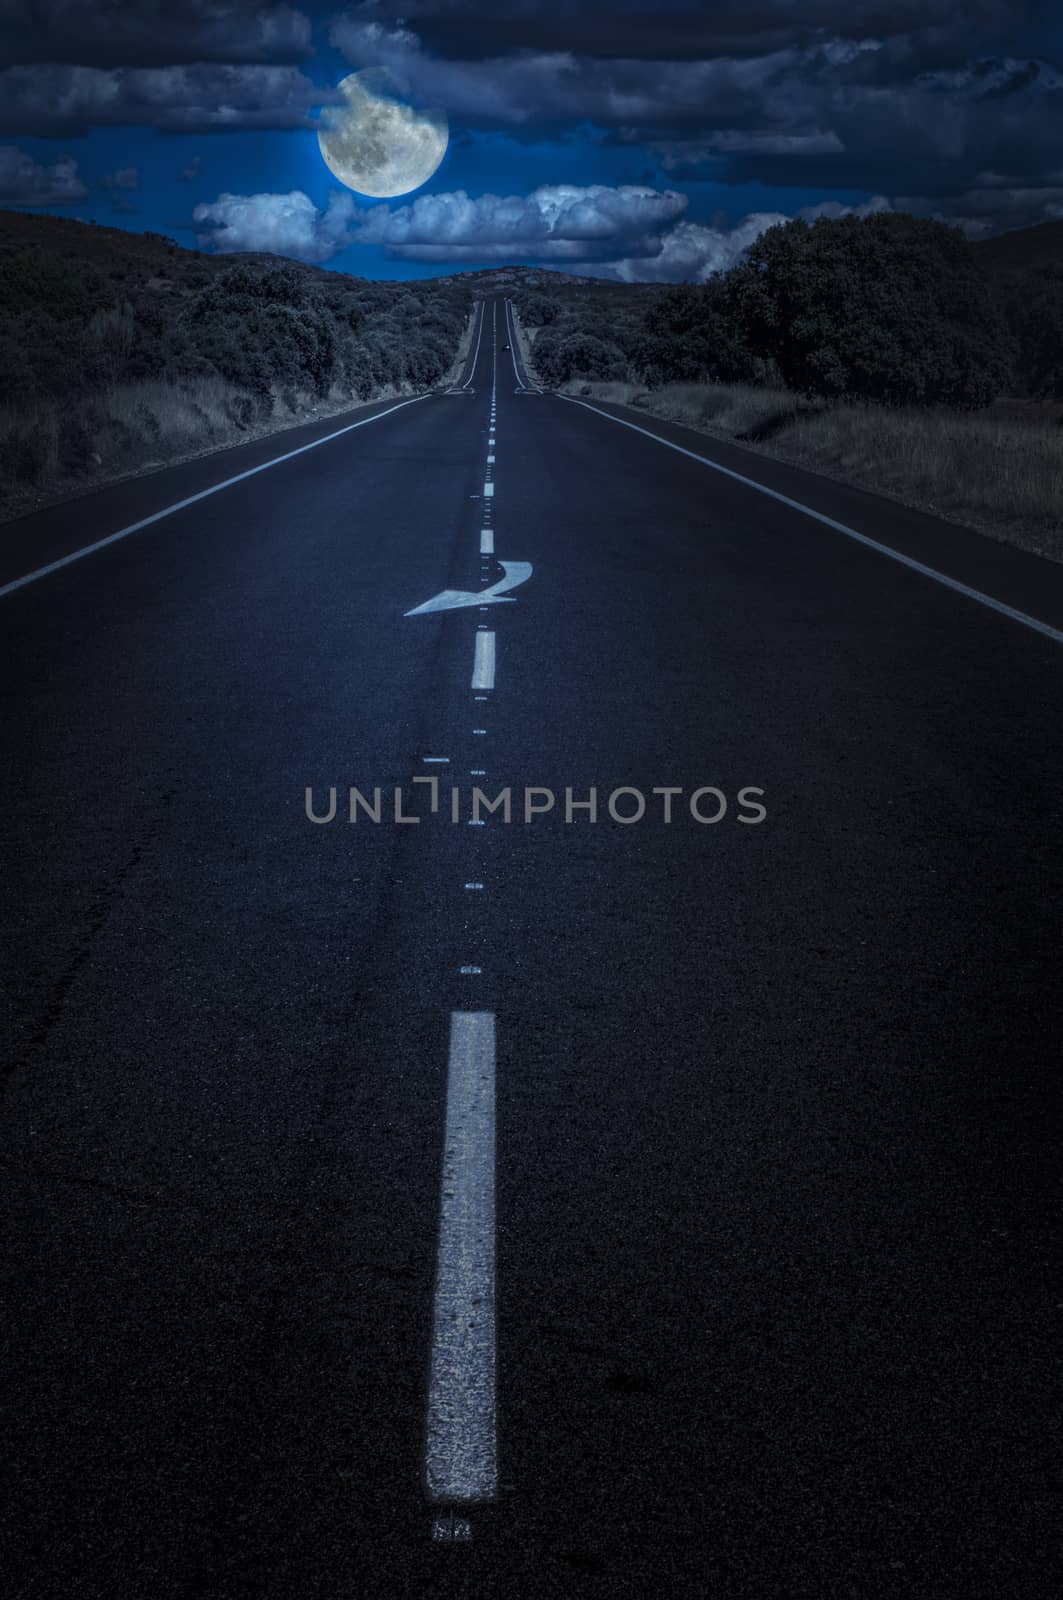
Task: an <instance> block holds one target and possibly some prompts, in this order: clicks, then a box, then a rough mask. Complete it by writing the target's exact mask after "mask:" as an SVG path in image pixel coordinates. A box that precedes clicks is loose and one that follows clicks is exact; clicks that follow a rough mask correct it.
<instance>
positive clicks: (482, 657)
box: [472, 633, 495, 689]
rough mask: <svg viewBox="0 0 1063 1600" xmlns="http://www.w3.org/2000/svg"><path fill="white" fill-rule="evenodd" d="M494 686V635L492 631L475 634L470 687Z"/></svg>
mask: <svg viewBox="0 0 1063 1600" xmlns="http://www.w3.org/2000/svg"><path fill="white" fill-rule="evenodd" d="M494 686H495V636H494V634H493V633H478V634H477V635H476V651H475V654H474V656H473V663H472V687H473V688H474V689H493V688H494Z"/></svg>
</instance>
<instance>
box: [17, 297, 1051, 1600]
mask: <svg viewBox="0 0 1063 1600" xmlns="http://www.w3.org/2000/svg"><path fill="white" fill-rule="evenodd" d="M0 624H2V627H3V634H4V643H5V652H4V653H5V660H6V670H5V676H4V701H3V716H2V718H0V745H2V760H3V771H4V773H5V778H6V781H5V786H4V801H3V806H2V808H0V856H2V864H3V873H4V885H5V891H6V892H5V895H4V905H5V910H4V915H3V925H2V926H3V931H2V938H3V948H2V959H3V968H4V973H5V1000H4V1007H3V1012H2V1022H0V1029H2V1050H3V1061H4V1080H3V1082H4V1106H3V1120H2V1136H0V1160H2V1166H3V1193H4V1201H3V1205H2V1207H0V1233H2V1247H0V1249H2V1259H3V1283H4V1312H3V1316H2V1319H0V1327H2V1333H0V1372H2V1388H3V1391H4V1396H5V1406H4V1426H3V1438H4V1449H3V1455H4V1457H5V1465H6V1468H7V1475H8V1486H7V1489H6V1493H5V1501H4V1509H3V1511H2V1512H0V1572H2V1573H3V1575H4V1576H3V1582H2V1584H0V1589H2V1592H3V1594H4V1596H5V1597H6V1600H21V1597H26V1600H30V1597H32V1600H51V1597H52V1596H55V1597H62V1600H127V1597H129V1600H148V1597H151V1600H178V1597H180V1600H185V1597H209V1600H229V1597H244V1596H256V1597H264V1600H311V1597H313V1600H318V1597H321V1600H333V1597H334V1600H341V1597H342V1600H349V1597H362V1596H366V1597H370V1596H372V1597H374V1600H375V1597H376V1596H391V1595H396V1596H410V1597H415V1600H419V1597H421V1596H428V1595H441V1596H443V1595H445V1596H455V1597H456V1596H466V1597H477V1600H478V1597H481V1596H482V1597H484V1600H498V1597H503V1596H504V1597H507V1600H516V1597H520V1600H523V1597H528V1600H539V1597H554V1596H557V1597H569V1596H583V1595H587V1596H596V1597H597V1596H609V1597H612V1596H619V1597H625V1600H628V1597H629V1600H643V1597H646V1600H657V1597H668V1596H673V1595H674V1596H683V1597H686V1596H691V1597H709V1596H712V1597H720V1600H776V1597H778V1600H781V1597H783V1596H786V1597H793V1600H798V1597H801V1600H828V1597H829V1600H834V1597H845V1600H878V1597H913V1600H953V1597H955V1600H1025V1597H1030V1600H1043V1597H1044V1596H1047V1595H1049V1594H1052V1593H1055V1592H1056V1591H1057V1589H1058V1587H1059V1582H1060V1578H1061V1577H1063V1573H1061V1571H1060V1566H1059V1561H1058V1549H1057V1547H1055V1546H1054V1544H1053V1539H1054V1530H1055V1529H1056V1528H1057V1526H1058V1457H1057V1456H1055V1453H1054V1451H1055V1447H1054V1443H1053V1438H1052V1434H1051V1430H1050V1429H1049V1428H1048V1426H1047V1424H1046V1417H1047V1415H1048V1413H1049V1410H1050V1405H1051V1400H1050V1395H1051V1392H1052V1389H1053V1364H1052V1357H1051V1352H1052V1342H1051V1341H1052V1333H1053V1318H1054V1315H1055V1312H1056V1309H1057V1305H1058V1293H1057V1292H1055V1290H1054V1286H1053V1272H1052V1263H1053V1261H1054V1259H1056V1257H1055V1254H1054V1252H1055V1249H1056V1244H1055V1225H1056V1223H1057V1221H1058V1215H1059V1211H1058V1202H1059V1192H1058V1180H1059V1170H1060V1166H1059V1147H1058V1140H1057V1138H1056V1134H1057V1132H1058V1120H1057V1113H1056V1104H1057V1094H1058V1091H1057V1079H1058V1062H1059V1056H1060V1033H1061V1030H1060V1021H1061V1011H1063V1002H1061V998H1060V994H1061V986H1060V983H1059V889H1060V878H1061V876H1063V874H1061V864H1063V851H1061V845H1060V839H1061V798H1063V770H1061V761H1060V742H1059V729H1060V727H1061V726H1063V674H1061V667H1063V572H1061V570H1060V569H1059V568H1057V567H1054V566H1051V565H1050V564H1048V563H1046V562H1042V561H1040V560H1038V559H1037V558H1035V557H1033V556H1030V555H1026V554H1023V553H1021V552H1019V551H1017V550H1013V549H1011V548H1010V547H1007V546H1004V545H1001V544H997V543H994V542H992V541H990V540H987V539H983V538H981V537H979V536H977V535H974V534H971V533H970V532H968V531H966V530H963V529H959V528H956V527H953V526H951V525H949V524H946V523H942V522H938V521H935V520H934V519H932V518H930V517H927V516H925V515H922V514H920V513H916V512H914V511H908V510H905V509H903V508H901V507H900V506H898V505H896V504H894V503H892V502H890V501H887V500H885V499H881V498H877V497H875V496H873V495H869V494H866V493H864V492H862V491H858V490H855V489H849V488H846V487H845V486H843V485H840V484H836V483H832V482H829V481H827V480H825V479H822V478H819V477H817V476H815V475H813V474H810V473H805V472H801V471H799V470H797V469H795V468H791V467H787V466H785V465H783V464H781V463H778V462H774V461H768V460H766V459H762V458H758V457H756V456H755V455H753V454H751V453H749V452H747V451H743V450H741V449H739V448H737V447H729V446H724V445H720V444H717V443H715V442H714V441H711V440H709V439H706V438H703V437H701V436H699V435H697V434H695V433H693V432H691V431H689V430H687V429H684V428H680V427H676V426H670V425H668V424H666V423H662V422H658V421H655V420H653V419H650V418H647V417H643V416H641V415H640V414H639V413H637V412H632V411H629V410H624V409H623V408H620V407H614V406H608V405H605V404H600V403H598V402H597V401H593V400H590V399H586V398H581V397H578V396H577V397H572V398H565V397H562V396H559V395H554V394H548V393H544V392H542V390H541V389H540V388H539V386H538V385H537V383H536V382H535V381H534V379H533V378H532V377H531V376H530V375H529V374H528V373H527V372H526V371H525V369H524V367H523V365H522V363H521V359H520V354H519V350H518V344H517V339H516V334H515V326H514V323H513V317H512V309H511V307H510V306H509V305H508V303H507V302H506V301H505V300H504V299H502V298H496V299H490V300H487V301H485V302H484V303H483V305H482V307H481V309H480V312H479V314H478V316H477V320H476V323H475V326H474V329H473V337H472V341H471V344H470V351H469V357H468V361H467V364H466V369H465V371H464V372H463V373H462V374H461V376H460V378H459V379H458V381H457V382H456V383H455V384H454V385H453V387H452V388H450V389H449V390H447V391H445V392H438V393H434V394H430V395H424V396H416V397H410V398H409V399H402V400H390V401H384V402H380V403H379V404H378V405H375V406H372V407H369V408H365V409H364V410H362V411H360V412H357V413H352V414H351V416H349V417H348V418H346V419H343V418H333V419H330V420H329V421H327V422H325V421H322V422H316V423H313V424H311V425H308V426H307V427H304V428H300V429H295V430H292V431H291V432H290V433H286V434H283V435H280V436H275V437H274V438H272V439H267V440H260V441H257V442H255V443H254V444H250V445H246V446H242V447H239V448H238V449H235V450H231V451H227V452H224V453H221V454H218V455H216V456H212V457H208V458H200V459H199V460H197V461H195V462H191V463H187V464H185V465H183V466H179V467H174V468H171V469H167V470H166V471H163V472H159V473H157V474H154V475H153V476H150V477H146V478H141V479H137V480H132V481H130V482H129V483H126V484H120V485H116V486H114V487H112V488H110V489H107V490H104V491H100V492H99V493H97V494H94V495H91V496H87V497H85V498H83V499H81V500H77V501H73V502H70V503H69V504H67V505H64V506H62V507H56V508H52V509H50V510H46V511H42V512H39V513H37V514H36V515H35V516H32V517H27V518H24V519H22V520H21V521H19V522H16V523H12V524H9V525H8V526H6V527H5V528H3V529H0Z"/></svg>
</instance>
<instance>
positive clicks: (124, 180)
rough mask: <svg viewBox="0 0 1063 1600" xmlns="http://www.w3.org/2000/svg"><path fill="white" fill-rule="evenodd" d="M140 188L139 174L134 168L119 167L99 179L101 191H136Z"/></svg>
mask: <svg viewBox="0 0 1063 1600" xmlns="http://www.w3.org/2000/svg"><path fill="white" fill-rule="evenodd" d="M139 186H140V173H139V172H138V171H137V169H136V167H119V169H118V171H117V172H109V173H108V174H107V176H106V177H105V178H101V179H100V188H101V189H136V188H139Z"/></svg>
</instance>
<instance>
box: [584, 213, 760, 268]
mask: <svg viewBox="0 0 1063 1600" xmlns="http://www.w3.org/2000/svg"><path fill="white" fill-rule="evenodd" d="M787 221H789V218H788V217H786V216H784V215H783V213H782V212H773V211H765V212H760V211H758V212H754V213H752V214H751V215H750V216H748V217H745V218H743V220H742V221H741V222H740V223H738V224H737V225H736V226H735V227H734V228H710V227H706V226H705V225H704V224H703V223H700V222H687V221H683V222H680V223H677V224H676V226H675V227H674V228H672V229H670V230H669V232H668V233H666V234H665V235H664V236H663V237H662V238H661V240H660V242H659V245H660V247H659V249H658V251H657V252H656V254H654V255H649V256H628V257H627V258H626V259H624V260H622V261H617V262H614V263H613V264H612V266H611V267H610V268H609V270H608V272H607V274H606V275H607V276H608V277H611V278H620V279H621V280H622V281H623V282H625V283H647V282H648V283H704V282H705V280H706V278H709V277H711V276H712V274H713V273H714V272H726V271H727V269H728V268H729V267H733V266H734V264H735V262H736V261H738V260H739V259H740V258H741V256H742V253H743V251H745V250H748V249H749V246H750V245H751V244H752V243H753V241H754V240H755V239H759V237H760V235H761V234H762V233H764V232H765V230H766V229H768V228H772V227H774V226H775V224H776V223H778V222H787Z"/></svg>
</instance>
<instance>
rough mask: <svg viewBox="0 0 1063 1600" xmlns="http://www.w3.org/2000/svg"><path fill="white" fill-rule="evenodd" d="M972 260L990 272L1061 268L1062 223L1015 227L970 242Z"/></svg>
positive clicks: (1062, 248) (1062, 258)
mask: <svg viewBox="0 0 1063 1600" xmlns="http://www.w3.org/2000/svg"><path fill="white" fill-rule="evenodd" d="M971 251H972V254H973V255H974V256H975V259H976V260H977V261H978V262H979V263H980V264H981V265H982V266H983V267H984V268H985V269H986V270H987V271H989V272H1030V271H1039V270H1040V269H1042V268H1044V267H1063V222H1041V223H1038V224H1037V226H1036V227H1033V228H1015V229H1014V230H1013V231H1012V232H1011V233H998V234H996V235H995V237H994V238H992V239H980V240H979V241H978V242H977V243H976V244H972V245H971Z"/></svg>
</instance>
